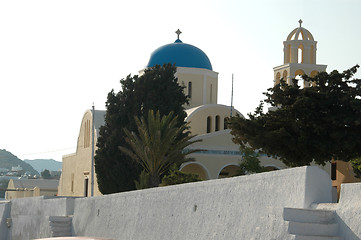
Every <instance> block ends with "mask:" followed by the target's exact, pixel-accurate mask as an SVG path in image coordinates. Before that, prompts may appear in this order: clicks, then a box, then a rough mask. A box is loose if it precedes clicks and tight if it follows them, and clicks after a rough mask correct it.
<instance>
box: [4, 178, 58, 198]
mask: <svg viewBox="0 0 361 240" xmlns="http://www.w3.org/2000/svg"><path fill="white" fill-rule="evenodd" d="M8 189H15V186H14V181H13V180H12V179H10V181H9V184H8ZM57 192H58V191H57V190H41V189H40V188H38V187H35V188H33V189H26V190H25V189H20V190H18V191H6V192H5V199H6V200H11V199H15V198H24V197H38V196H56V195H57Z"/></svg>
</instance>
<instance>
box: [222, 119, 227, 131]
mask: <svg viewBox="0 0 361 240" xmlns="http://www.w3.org/2000/svg"><path fill="white" fill-rule="evenodd" d="M223 121H224V122H223V129H227V118H224V120H223Z"/></svg>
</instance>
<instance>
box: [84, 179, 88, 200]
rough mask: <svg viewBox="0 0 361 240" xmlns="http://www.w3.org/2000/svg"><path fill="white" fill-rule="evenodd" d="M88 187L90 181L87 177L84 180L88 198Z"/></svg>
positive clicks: (85, 192)
mask: <svg viewBox="0 0 361 240" xmlns="http://www.w3.org/2000/svg"><path fill="white" fill-rule="evenodd" d="M88 186H89V179H88V178H87V177H86V178H85V179H84V197H87V196H88Z"/></svg>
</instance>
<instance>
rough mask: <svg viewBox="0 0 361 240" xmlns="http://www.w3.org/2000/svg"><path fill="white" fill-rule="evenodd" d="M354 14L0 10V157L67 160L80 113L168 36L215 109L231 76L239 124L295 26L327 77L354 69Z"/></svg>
mask: <svg viewBox="0 0 361 240" xmlns="http://www.w3.org/2000/svg"><path fill="white" fill-rule="evenodd" d="M360 10H361V1H360V0H342V1H341V0H324V1H321V0H320V1H318V0H312V1H311V0H310V1H293V0H276V1H269V0H264V1H260V0H253V1H250V0H248V1H243V0H234V1H227V0H222V1H210V0H207V1H197V0H193V1H188V0H183V1H171V0H166V1H160V0H153V1H137V0H132V1H111V0H109V1H108V0H103V1H91V0H87V1H77V0H71V1H68V0H62V1H51V0H43V1H29V0H24V1H16V0H14V1H0V84H1V86H0V111H1V116H0V127H1V131H0V149H6V150H8V151H11V152H12V153H13V154H15V155H17V156H18V157H19V158H21V159H35V158H53V159H55V160H57V161H61V159H62V155H64V154H70V153H74V152H75V147H76V143H77V138H78V134H79V129H80V124H81V120H82V117H83V114H84V112H85V110H86V109H88V108H91V106H92V103H93V102H94V104H95V108H96V109H105V101H106V97H107V93H108V92H109V91H110V90H111V89H115V90H116V91H118V90H119V89H120V84H119V80H120V79H121V78H124V77H126V76H127V75H128V74H137V73H138V71H139V70H141V69H143V68H144V67H145V66H146V64H147V63H148V60H149V56H150V54H151V53H152V51H153V50H155V49H156V48H158V47H159V46H161V45H164V44H168V43H171V42H174V41H175V40H176V34H175V33H174V32H175V31H176V30H177V29H178V28H179V29H180V30H181V31H182V32H183V33H182V34H181V36H180V39H181V40H182V41H183V42H184V43H189V44H192V45H195V46H197V47H199V48H200V49H202V50H203V51H204V52H205V53H206V54H207V55H208V57H209V59H210V61H211V63H212V65H213V70H214V71H216V72H219V83H218V84H219V89H218V103H220V104H226V105H230V99H231V97H230V95H231V81H232V73H234V106H235V107H236V108H237V109H238V110H239V111H240V112H241V113H243V114H244V115H246V114H247V113H248V112H251V111H253V110H254V109H255V107H256V106H258V104H259V101H260V100H262V99H264V96H263V95H262V92H264V91H265V90H266V89H267V88H269V87H271V86H272V85H273V67H276V66H279V65H282V64H283V41H284V40H285V39H286V37H287V35H288V34H289V33H290V32H291V31H292V30H293V29H294V28H296V27H298V25H299V24H298V20H299V19H302V20H303V25H302V26H303V27H305V28H306V29H308V30H309V31H310V32H311V33H312V34H313V36H314V38H315V40H316V41H318V45H317V63H319V64H327V65H328V67H327V71H331V70H334V69H338V70H340V71H343V70H345V69H347V68H350V67H352V66H354V65H355V64H357V63H358V64H361V12H360ZM360 72H361V70H360ZM357 77H358V78H360V77H361V74H360V73H358V74H357Z"/></svg>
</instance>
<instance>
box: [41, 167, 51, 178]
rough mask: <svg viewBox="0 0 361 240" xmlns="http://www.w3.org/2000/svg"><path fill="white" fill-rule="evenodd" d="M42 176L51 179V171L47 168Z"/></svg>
mask: <svg viewBox="0 0 361 240" xmlns="http://www.w3.org/2000/svg"><path fill="white" fill-rule="evenodd" d="M41 177H42V178H43V179H51V175H50V171H49V170H48V169H45V170H44V171H42V172H41Z"/></svg>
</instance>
